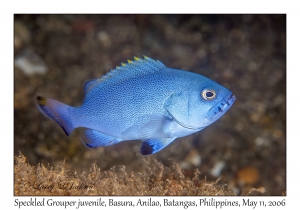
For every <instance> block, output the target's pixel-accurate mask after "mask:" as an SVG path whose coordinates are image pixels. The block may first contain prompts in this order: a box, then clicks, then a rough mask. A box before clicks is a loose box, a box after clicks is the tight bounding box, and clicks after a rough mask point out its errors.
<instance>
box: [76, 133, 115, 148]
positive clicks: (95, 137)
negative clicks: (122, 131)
mask: <svg viewBox="0 0 300 210" xmlns="http://www.w3.org/2000/svg"><path fill="white" fill-rule="evenodd" d="M80 140H81V142H82V143H83V144H84V145H85V146H87V147H89V148H96V147H105V146H111V145H113V144H117V143H119V142H120V140H118V139H116V138H115V137H113V136H109V135H106V134H104V133H101V132H99V131H96V130H92V129H87V128H83V129H82V130H81V134H80Z"/></svg>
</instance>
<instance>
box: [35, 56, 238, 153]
mask: <svg viewBox="0 0 300 210" xmlns="http://www.w3.org/2000/svg"><path fill="white" fill-rule="evenodd" d="M84 92H85V99H84V101H83V104H82V106H81V107H72V106H68V105H66V104H64V103H61V102H59V101H56V100H54V99H50V98H45V97H42V96H37V106H38V108H39V110H40V111H41V112H42V113H43V114H44V115H45V116H47V117H49V118H51V119H53V120H54V121H55V122H57V123H58V124H59V125H60V126H61V127H62V129H63V130H64V132H65V133H66V134H67V135H70V134H71V133H72V131H73V130H74V129H75V128H81V133H80V139H81V141H82V143H83V144H84V145H85V146H87V147H90V148H96V147H101V146H110V145H113V144H117V143H119V142H121V141H127V140H142V141H143V142H142V146H141V149H140V152H141V154H142V155H150V154H154V153H157V152H158V151H160V150H162V149H163V148H165V147H166V146H168V145H169V144H170V143H171V142H173V141H174V140H175V139H176V138H180V137H184V136H187V135H191V134H193V133H196V132H198V131H200V130H202V129H203V128H205V127H207V126H208V125H210V124H212V123H213V122H215V121H216V120H218V119H219V118H220V117H221V116H222V115H223V114H224V113H225V112H226V111H227V110H228V109H229V108H230V107H231V106H232V104H233V103H234V101H235V96H234V95H233V94H232V92H231V91H229V90H228V89H226V88H224V87H223V86H221V85H219V84H218V83H216V82H214V81H212V80H210V79H208V78H206V77H204V76H202V75H200V74H196V73H192V72H188V71H183V70H178V69H172V68H168V67H166V66H165V65H164V64H163V63H161V62H160V61H155V60H153V59H151V58H149V57H146V56H144V58H143V59H141V58H137V57H134V60H133V61H131V60H128V63H121V66H120V67H118V66H117V67H116V68H115V69H113V70H111V71H110V72H109V73H107V74H106V75H104V76H102V77H101V78H99V79H93V80H89V81H87V82H86V83H85V84H84Z"/></svg>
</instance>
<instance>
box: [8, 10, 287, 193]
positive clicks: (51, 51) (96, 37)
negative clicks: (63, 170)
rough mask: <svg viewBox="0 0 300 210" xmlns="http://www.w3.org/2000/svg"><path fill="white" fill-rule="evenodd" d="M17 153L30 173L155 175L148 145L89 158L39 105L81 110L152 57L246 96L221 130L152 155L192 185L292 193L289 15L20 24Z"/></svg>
mask: <svg viewBox="0 0 300 210" xmlns="http://www.w3.org/2000/svg"><path fill="white" fill-rule="evenodd" d="M14 33H15V36H14V56H15V65H14V67H15V69H14V154H15V155H18V154H19V151H21V152H22V153H23V154H24V155H25V156H26V157H27V158H28V162H29V163H30V164H33V165H36V164H37V163H39V162H42V163H45V164H47V163H50V164H52V165H54V164H56V163H58V162H61V161H63V160H64V159H66V164H68V165H69V166H70V167H72V168H76V169H77V170H84V169H86V168H89V167H90V165H91V164H92V163H96V164H97V165H98V166H99V167H100V168H101V169H102V170H106V169H109V168H111V167H113V166H116V165H125V166H126V170H128V171H135V172H138V171H141V170H143V168H144V167H147V166H146V165H145V163H144V161H142V160H141V159H142V158H141V155H140V154H139V148H140V145H141V142H140V141H126V142H122V143H119V144H117V145H114V146H110V147H102V148H97V149H88V148H86V147H84V146H83V145H82V144H81V142H80V140H79V135H78V131H75V132H74V133H73V134H72V135H71V136H70V137H67V136H66V135H65V134H64V132H63V131H62V129H61V128H60V127H59V126H58V125H57V124H56V123H55V122H54V121H52V120H50V119H47V118H45V117H44V116H43V115H42V114H41V113H40V112H39V111H38V109H37V108H36V106H35V98H36V96H37V95H42V96H45V97H50V98H54V99H57V100H59V101H62V102H64V103H67V104H69V105H72V106H80V105H81V103H82V101H83V98H84V95H83V84H84V83H85V81H86V80H89V79H93V78H98V77H101V76H102V75H104V74H105V73H106V72H108V71H109V70H110V69H113V68H115V66H117V65H120V62H126V61H127V59H131V60H132V59H133V56H137V57H142V55H147V56H148V57H151V58H153V59H157V60H160V61H161V62H163V63H164V64H165V65H166V66H168V67H171V68H178V69H184V70H189V71H193V72H197V73H199V74H202V75H204V76H207V77H209V78H211V79H213V80H215V81H216V82H218V83H220V84H221V85H223V86H225V87H227V88H228V89H230V90H231V91H232V92H233V93H234V94H235V95H236V98H237V99H236V102H235V103H234V105H233V106H232V108H231V109H230V110H229V111H228V112H227V113H226V114H225V115H224V116H223V117H222V118H221V119H219V120H218V121H217V122H215V123H214V124H212V125H211V126H209V127H207V128H205V129H204V130H203V131H201V132H199V133H196V134H194V135H191V136H188V137H185V138H180V139H177V140H176V141H174V142H173V143H172V144H171V145H170V146H168V147H167V148H165V149H164V150H162V151H161V152H159V153H157V154H155V155H152V156H150V158H155V159H157V160H158V161H160V162H162V163H163V164H164V165H166V166H170V165H171V164H172V163H173V162H177V163H178V164H179V166H180V167H181V169H182V170H183V171H184V174H185V175H186V176H192V175H193V173H194V170H195V169H196V168H198V169H199V171H200V172H201V175H203V176H206V177H207V180H211V181H213V180H216V179H217V178H218V177H220V176H221V177H222V179H221V182H223V183H227V184H228V185H229V187H231V188H232V189H234V190H235V192H236V193H237V194H239V193H241V189H245V188H251V187H264V188H265V189H266V193H265V194H267V195H282V194H283V193H285V191H286V15H280V14H278V15H251V14H246V15H29V14H27V15H20V14H19V15H15V17H14Z"/></svg>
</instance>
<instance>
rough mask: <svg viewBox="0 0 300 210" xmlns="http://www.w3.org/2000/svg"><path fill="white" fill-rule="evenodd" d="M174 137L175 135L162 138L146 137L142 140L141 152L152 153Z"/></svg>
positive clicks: (163, 146) (166, 144)
mask: <svg viewBox="0 0 300 210" xmlns="http://www.w3.org/2000/svg"><path fill="white" fill-rule="evenodd" d="M174 139H176V137H174V138H162V139H147V140H145V141H143V144H142V146H141V154H142V155H152V154H154V153H157V152H159V151H160V150H162V149H163V148H165V147H166V146H168V145H169V144H170V143H171V142H172V141H174Z"/></svg>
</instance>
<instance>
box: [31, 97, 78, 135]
mask: <svg viewBox="0 0 300 210" xmlns="http://www.w3.org/2000/svg"><path fill="white" fill-rule="evenodd" d="M36 99H37V107H38V109H39V110H40V111H41V112H42V113H43V114H44V115H45V116H46V117H49V118H51V119H53V120H54V121H55V122H57V123H58V124H59V125H60V127H61V128H62V129H63V130H64V132H65V133H66V134H67V136H69V135H70V134H71V133H72V131H73V130H74V128H75V126H74V122H73V116H72V111H73V110H74V109H75V108H73V107H71V106H68V105H66V104H64V103H61V102H59V101H56V100H54V99H51V98H45V97H42V96H37V97H36Z"/></svg>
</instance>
